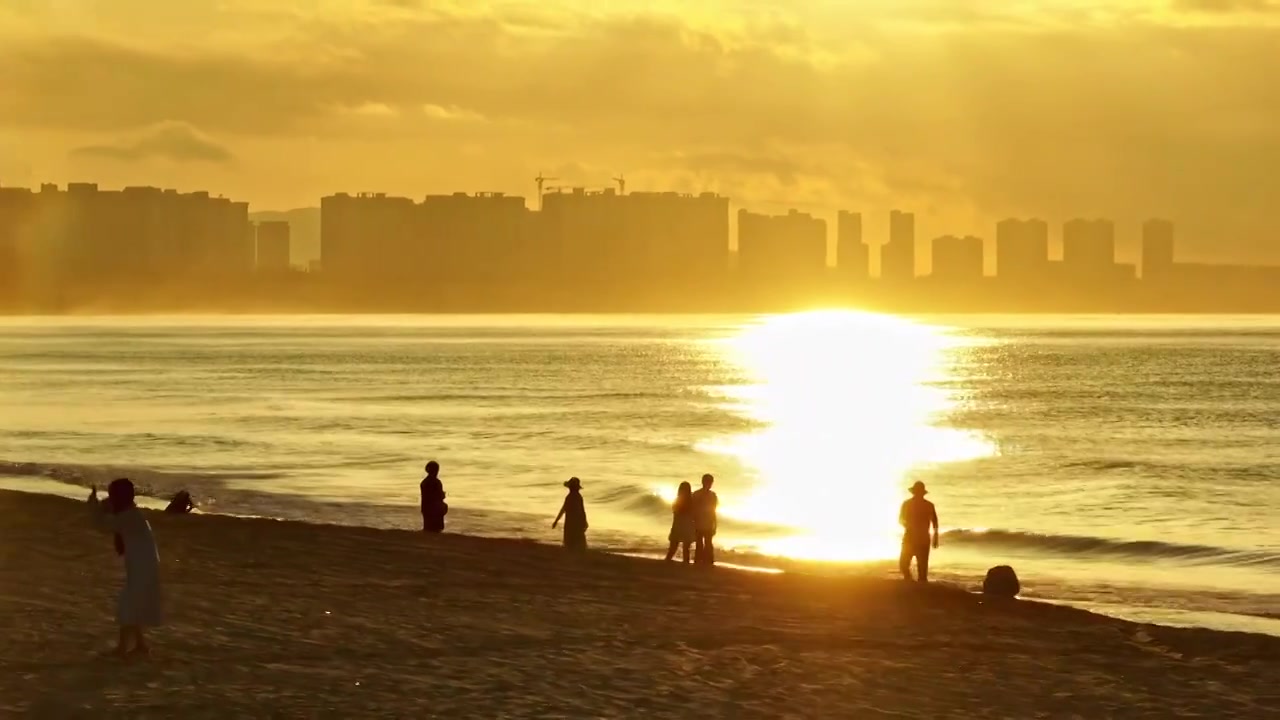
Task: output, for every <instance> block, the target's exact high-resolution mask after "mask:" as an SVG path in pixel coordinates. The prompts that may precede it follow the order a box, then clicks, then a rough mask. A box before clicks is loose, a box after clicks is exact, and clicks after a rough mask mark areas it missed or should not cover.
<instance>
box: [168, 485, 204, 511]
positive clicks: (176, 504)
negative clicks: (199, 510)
mask: <svg viewBox="0 0 1280 720" xmlns="http://www.w3.org/2000/svg"><path fill="white" fill-rule="evenodd" d="M195 509H196V504H195V503H194V502H192V501H191V493H189V492H187V491H186V490H179V491H178V494H177V495H174V496H173V499H172V500H170V501H169V504H168V506H166V507H165V509H164V511H165V512H167V513H173V514H175V515H186V514H187V513H189V512H191V511H192V510H195Z"/></svg>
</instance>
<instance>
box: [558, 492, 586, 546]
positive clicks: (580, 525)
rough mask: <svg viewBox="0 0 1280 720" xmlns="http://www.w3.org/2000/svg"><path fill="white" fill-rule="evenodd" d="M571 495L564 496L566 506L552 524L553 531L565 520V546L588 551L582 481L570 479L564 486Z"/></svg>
mask: <svg viewBox="0 0 1280 720" xmlns="http://www.w3.org/2000/svg"><path fill="white" fill-rule="evenodd" d="M564 486H565V487H567V488H569V494H568V495H565V496H564V504H563V505H561V506H560V513H559V514H558V515H556V519H555V521H553V522H552V523H551V527H552V529H555V527H556V526H557V525H559V524H560V519H561V518H563V519H564V546H565V547H566V548H568V549H569V550H586V549H587V508H586V505H585V504H584V503H583V501H582V481H581V480H579V479H578V478H576V477H571V478H569V480H568V482H566V483H565V484H564Z"/></svg>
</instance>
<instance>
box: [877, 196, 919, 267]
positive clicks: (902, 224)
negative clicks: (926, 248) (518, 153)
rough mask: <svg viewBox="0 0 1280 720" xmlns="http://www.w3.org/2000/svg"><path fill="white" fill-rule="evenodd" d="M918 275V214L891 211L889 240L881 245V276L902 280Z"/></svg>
mask: <svg viewBox="0 0 1280 720" xmlns="http://www.w3.org/2000/svg"><path fill="white" fill-rule="evenodd" d="M915 276H916V216H915V215H914V214H912V213H908V212H902V211H900V210H894V211H893V212H891V213H889V242H888V243H886V244H884V245H881V246H880V278H881V279H882V280H890V281H895V282H901V281H905V280H911V279H912V278H914V277H915Z"/></svg>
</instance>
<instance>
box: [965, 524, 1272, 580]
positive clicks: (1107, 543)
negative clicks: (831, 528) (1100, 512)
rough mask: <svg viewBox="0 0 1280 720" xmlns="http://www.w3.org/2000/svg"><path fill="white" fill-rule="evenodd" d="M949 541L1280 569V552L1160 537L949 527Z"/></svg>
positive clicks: (1078, 554)
mask: <svg viewBox="0 0 1280 720" xmlns="http://www.w3.org/2000/svg"><path fill="white" fill-rule="evenodd" d="M942 537H943V538H945V539H946V541H947V543H948V544H955V545H960V546H966V545H968V546H975V547H992V548H1003V549H1010V550H1026V551H1032V552H1042V553H1048V554H1055V555H1065V556H1071V557H1115V558H1131V559H1133V558H1136V559H1148V560H1171V561H1178V562H1185V563H1194V564H1214V565H1232V566H1252V567H1264V568H1274V569H1277V570H1280V553H1272V552H1266V551H1263V550H1238V549H1233V548H1225V547H1218V546H1215V545H1194V544H1186V543H1170V542H1162V541H1159V540H1113V539H1109V538H1100V537H1090V536H1086V535H1041V534H1038V533H1029V532H1018V531H1014V530H964V529H961V530H948V531H946V532H944V533H943V534H942Z"/></svg>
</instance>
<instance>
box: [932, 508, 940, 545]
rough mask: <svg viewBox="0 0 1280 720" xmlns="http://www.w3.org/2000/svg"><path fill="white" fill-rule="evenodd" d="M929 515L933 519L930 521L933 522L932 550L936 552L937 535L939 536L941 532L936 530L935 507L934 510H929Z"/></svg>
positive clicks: (936, 513)
mask: <svg viewBox="0 0 1280 720" xmlns="http://www.w3.org/2000/svg"><path fill="white" fill-rule="evenodd" d="M930 514H931V515H932V516H933V517H932V518H931V521H932V522H933V549H934V550H937V549H938V535H940V534H941V532H942V531H941V530H939V529H938V508H936V507H935V508H930Z"/></svg>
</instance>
